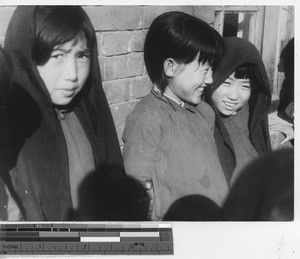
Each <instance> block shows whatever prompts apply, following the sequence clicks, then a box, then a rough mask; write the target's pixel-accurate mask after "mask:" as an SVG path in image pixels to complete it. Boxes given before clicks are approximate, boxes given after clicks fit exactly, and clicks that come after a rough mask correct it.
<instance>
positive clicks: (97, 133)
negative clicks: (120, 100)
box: [5, 6, 124, 221]
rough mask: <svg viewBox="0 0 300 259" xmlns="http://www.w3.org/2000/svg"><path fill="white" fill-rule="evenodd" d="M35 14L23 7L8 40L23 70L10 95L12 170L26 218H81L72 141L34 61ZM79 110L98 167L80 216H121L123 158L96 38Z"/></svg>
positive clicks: (86, 184) (84, 188) (85, 189)
mask: <svg viewBox="0 0 300 259" xmlns="http://www.w3.org/2000/svg"><path fill="white" fill-rule="evenodd" d="M70 8H81V7H70ZM35 12H36V7H35V6H21V7H18V8H17V9H16V11H15V13H14V14H13V16H12V18H11V21H10V24H9V26H8V29H7V35H6V38H5V50H6V51H7V53H8V54H9V55H10V57H11V58H12V60H13V63H14V67H15V76H14V79H13V85H12V87H11V89H10V92H9V95H10V99H9V104H10V107H9V109H10V113H11V118H12V120H13V132H14V146H13V148H14V154H15V155H14V157H12V158H11V159H12V164H13V167H12V168H11V170H10V175H11V178H12V182H13V186H14V189H15V192H16V194H17V196H18V198H19V201H18V202H19V205H20V207H21V209H22V211H23V214H24V217H25V219H26V220H34V221H42V220H51V221H65V220H73V219H74V217H73V211H72V200H71V193H70V184H69V164H68V152H67V146H66V141H65V138H64V134H63V131H62V128H61V125H60V122H59V120H58V118H57V113H56V111H55V108H54V106H53V104H52V102H51V99H50V95H49V93H48V91H47V89H46V86H45V85H44V83H43V81H42V79H41V77H40V76H39V74H38V71H37V68H36V65H35V63H34V61H33V60H32V50H33V44H34V37H35ZM82 12H83V13H84V11H83V10H82ZM83 15H86V14H85V13H84V14H83ZM91 26H92V25H91ZM73 110H74V112H75V114H76V115H77V117H78V119H79V121H80V122H81V124H82V126H83V128H84V131H85V134H86V136H87V138H88V140H89V142H90V144H91V147H92V151H93V155H94V161H95V165H96V169H95V172H92V173H91V174H90V175H89V176H88V177H86V179H84V181H83V183H82V185H81V187H80V201H79V202H80V204H79V211H81V212H80V213H79V215H81V216H80V220H81V219H82V220H117V219H120V217H121V209H122V197H123V194H122V190H123V189H122V182H123V179H124V169H123V161H122V155H121V151H120V147H119V143H118V139H117V134H116V130H115V126H114V122H113V119H112V115H111V111H110V109H109V106H108V103H107V100H106V96H105V93H104V91H103V88H102V81H101V75H100V70H99V63H98V51H97V43H96V38H95V37H94V39H93V46H92V55H91V72H90V75H89V78H88V80H87V83H86V85H85V86H84V88H83V89H82V91H81V92H80V93H79V95H78V98H77V101H76V102H75V103H74V107H73Z"/></svg>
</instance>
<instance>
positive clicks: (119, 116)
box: [110, 100, 139, 145]
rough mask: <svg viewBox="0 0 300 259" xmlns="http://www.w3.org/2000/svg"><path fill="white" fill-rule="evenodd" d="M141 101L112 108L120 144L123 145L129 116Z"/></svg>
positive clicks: (116, 105)
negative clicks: (123, 136)
mask: <svg viewBox="0 0 300 259" xmlns="http://www.w3.org/2000/svg"><path fill="white" fill-rule="evenodd" d="M138 102H139V100H134V101H130V102H126V103H118V104H113V105H111V106H110V109H111V113H112V116H113V119H114V123H115V127H116V131H117V135H118V140H119V144H120V145H123V144H124V143H123V140H122V135H123V131H124V127H125V122H126V119H127V116H128V115H129V114H130V112H131V111H132V110H133V108H134V107H135V105H136V104H137V103H138Z"/></svg>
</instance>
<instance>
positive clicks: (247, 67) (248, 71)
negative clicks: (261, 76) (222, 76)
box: [233, 63, 261, 92]
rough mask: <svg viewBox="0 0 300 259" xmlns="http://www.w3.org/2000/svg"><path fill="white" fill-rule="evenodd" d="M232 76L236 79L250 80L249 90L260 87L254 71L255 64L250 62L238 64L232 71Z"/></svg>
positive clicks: (255, 89)
mask: <svg viewBox="0 0 300 259" xmlns="http://www.w3.org/2000/svg"><path fill="white" fill-rule="evenodd" d="M233 75H234V77H235V78H237V79H244V78H247V79H249V80H250V88H251V91H252V92H254V91H257V90H258V89H261V87H259V86H258V84H259V81H258V79H257V78H256V73H255V65H254V64H252V63H244V64H242V65H240V66H239V67H238V68H237V69H236V70H235V71H234V74H233Z"/></svg>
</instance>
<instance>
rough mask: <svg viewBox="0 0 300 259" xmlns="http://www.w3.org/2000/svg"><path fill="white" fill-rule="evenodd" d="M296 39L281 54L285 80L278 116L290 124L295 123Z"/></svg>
mask: <svg viewBox="0 0 300 259" xmlns="http://www.w3.org/2000/svg"><path fill="white" fill-rule="evenodd" d="M294 53H295V52H294V38H292V39H291V40H290V41H289V42H288V44H287V45H286V46H285V47H284V49H283V50H282V52H281V55H280V59H281V62H282V63H283V72H284V76H285V79H284V80H283V82H282V86H281V90H280V97H279V105H278V116H279V117H280V118H281V119H283V120H286V121H288V122H291V123H293V121H294V55H295V54H294Z"/></svg>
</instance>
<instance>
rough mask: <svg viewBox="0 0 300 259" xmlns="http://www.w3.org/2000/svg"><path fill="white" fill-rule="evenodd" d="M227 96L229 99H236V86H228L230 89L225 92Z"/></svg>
mask: <svg viewBox="0 0 300 259" xmlns="http://www.w3.org/2000/svg"><path fill="white" fill-rule="evenodd" d="M227 97H228V98H229V99H232V100H236V99H237V97H238V90H237V87H235V86H231V87H230V90H229V91H228V93H227Z"/></svg>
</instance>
